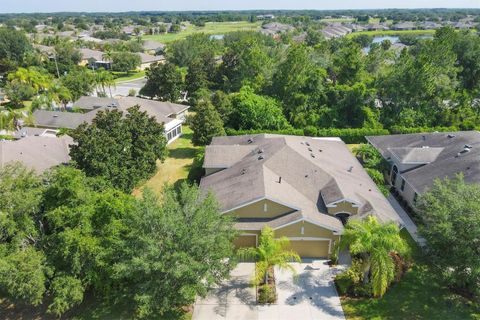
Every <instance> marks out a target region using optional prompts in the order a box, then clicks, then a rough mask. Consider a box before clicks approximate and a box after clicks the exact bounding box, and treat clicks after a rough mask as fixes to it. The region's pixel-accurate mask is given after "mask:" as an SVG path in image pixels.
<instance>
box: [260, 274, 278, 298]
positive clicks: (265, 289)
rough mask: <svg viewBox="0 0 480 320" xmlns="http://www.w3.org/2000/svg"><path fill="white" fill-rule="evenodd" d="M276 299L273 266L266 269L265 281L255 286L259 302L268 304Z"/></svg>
mask: <svg viewBox="0 0 480 320" xmlns="http://www.w3.org/2000/svg"><path fill="white" fill-rule="evenodd" d="M276 301H277V290H276V288H275V272H274V269H273V268H270V269H269V270H268V277H267V281H266V282H265V281H263V282H262V283H261V284H260V285H258V286H257V302H258V303H259V304H270V303H275V302H276Z"/></svg>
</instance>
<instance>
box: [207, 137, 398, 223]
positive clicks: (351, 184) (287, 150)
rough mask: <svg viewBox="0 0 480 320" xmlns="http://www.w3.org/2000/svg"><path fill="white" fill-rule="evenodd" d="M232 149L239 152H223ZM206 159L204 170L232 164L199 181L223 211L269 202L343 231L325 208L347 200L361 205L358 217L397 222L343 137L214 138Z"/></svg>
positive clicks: (396, 217)
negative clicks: (287, 207)
mask: <svg viewBox="0 0 480 320" xmlns="http://www.w3.org/2000/svg"><path fill="white" fill-rule="evenodd" d="M233 148H238V149H239V150H237V151H235V152H231V153H230V154H228V155H227V154H225V152H228V151H229V150H232V149H233ZM222 150H225V152H221V151H222ZM211 151H212V152H211ZM235 158H236V159H235ZM205 159H206V163H205V165H204V166H206V167H208V166H213V164H220V163H222V164H223V163H229V164H230V166H229V167H228V168H227V169H224V170H222V171H219V172H217V173H214V174H211V175H209V176H206V177H204V178H202V180H201V183H200V187H201V188H202V190H204V191H207V190H211V191H212V192H213V193H214V194H215V195H216V197H217V198H218V200H219V201H220V203H221V205H222V210H223V211H229V210H232V209H234V208H237V207H239V206H243V205H245V204H248V203H251V202H254V201H257V200H260V199H264V198H266V199H270V200H272V201H276V202H278V203H282V204H286V205H287V206H290V207H292V208H294V209H296V210H297V212H300V213H301V215H302V217H304V218H305V219H308V220H310V221H313V222H316V223H318V224H320V225H324V226H326V227H328V228H331V229H333V230H341V229H342V228H343V227H342V224H341V222H340V221H339V220H338V219H336V218H335V217H332V216H330V215H328V214H327V209H326V204H329V203H332V202H335V201H339V200H342V199H349V200H351V201H354V202H355V203H358V205H359V207H360V208H359V214H358V215H357V217H359V218H362V217H364V216H365V215H368V214H374V215H376V216H377V217H378V218H379V219H380V220H381V221H391V220H396V221H398V219H399V218H398V216H397V214H396V213H395V211H394V210H393V208H392V207H391V206H390V204H389V203H388V202H387V200H386V199H385V197H384V196H383V195H382V194H381V193H380V191H379V190H378V188H377V187H376V185H375V184H374V183H373V181H372V180H371V179H370V177H369V176H368V174H367V173H366V172H365V170H364V169H363V168H362V166H361V165H360V163H359V162H358V161H357V159H356V158H355V157H354V156H353V155H352V154H351V153H350V151H349V150H348V148H347V147H346V145H345V144H344V143H343V142H342V141H341V140H339V139H318V138H310V137H298V136H283V135H267V134H260V135H247V136H233V137H216V138H214V139H213V141H212V145H211V146H210V147H207V149H206V155H205ZM280 177H281V182H279V181H280ZM285 219H286V218H285ZM249 223H250V222H249ZM252 223H253V222H252ZM255 223H256V224H259V223H262V222H258V221H257V222H255ZM263 223H265V222H263ZM254 226H256V225H254Z"/></svg>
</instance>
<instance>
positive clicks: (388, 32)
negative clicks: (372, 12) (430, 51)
mask: <svg viewBox="0 0 480 320" xmlns="http://www.w3.org/2000/svg"><path fill="white" fill-rule="evenodd" d="M434 33H435V30H402V31H398V30H385V31H359V32H353V33H350V34H348V35H347V37H349V38H353V37H356V36H359V35H362V34H366V35H369V36H372V37H375V36H401V35H406V34H411V35H418V36H422V35H433V34H434Z"/></svg>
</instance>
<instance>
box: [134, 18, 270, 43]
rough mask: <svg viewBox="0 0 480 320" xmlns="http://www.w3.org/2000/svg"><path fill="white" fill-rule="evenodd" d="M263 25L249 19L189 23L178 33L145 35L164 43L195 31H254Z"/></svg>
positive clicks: (222, 32) (210, 32)
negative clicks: (198, 24)
mask: <svg viewBox="0 0 480 320" xmlns="http://www.w3.org/2000/svg"><path fill="white" fill-rule="evenodd" d="M260 26H261V23H260V22H254V23H251V22H248V21H235V22H207V23H206V24H205V26H204V27H197V26H194V25H192V24H188V25H187V27H186V29H185V30H182V31H180V32H177V33H166V34H156V35H145V36H143V39H144V40H154V41H159V42H162V43H170V42H174V41H177V40H182V39H185V38H186V37H187V36H189V35H191V34H194V33H206V34H218V35H221V34H226V33H229V32H234V31H254V30H259V29H260Z"/></svg>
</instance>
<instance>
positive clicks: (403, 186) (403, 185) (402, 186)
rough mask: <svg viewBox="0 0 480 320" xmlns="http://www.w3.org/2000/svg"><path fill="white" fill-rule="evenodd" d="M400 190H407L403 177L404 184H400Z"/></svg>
mask: <svg viewBox="0 0 480 320" xmlns="http://www.w3.org/2000/svg"><path fill="white" fill-rule="evenodd" d="M400 190H402V191H404V190H405V179H403V178H402V185H401V186H400Z"/></svg>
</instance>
